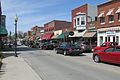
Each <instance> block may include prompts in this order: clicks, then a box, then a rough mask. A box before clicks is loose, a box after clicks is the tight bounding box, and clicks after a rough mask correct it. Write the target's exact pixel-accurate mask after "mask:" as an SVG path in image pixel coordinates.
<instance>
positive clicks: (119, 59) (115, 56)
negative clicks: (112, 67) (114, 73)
mask: <svg viewBox="0 0 120 80" xmlns="http://www.w3.org/2000/svg"><path fill="white" fill-rule="evenodd" d="M111 55H112V57H111V60H112V63H116V64H120V48H119V47H116V48H115V49H114V51H113V53H111Z"/></svg>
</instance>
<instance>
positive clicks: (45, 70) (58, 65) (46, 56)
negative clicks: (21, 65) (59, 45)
mask: <svg viewBox="0 0 120 80" xmlns="http://www.w3.org/2000/svg"><path fill="white" fill-rule="evenodd" d="M19 53H20V55H19V56H21V57H23V58H24V59H25V61H26V62H27V63H28V64H29V65H30V66H31V67H32V69H33V70H35V72H36V73H37V74H38V75H39V76H40V77H41V78H42V80H120V67H119V66H116V65H112V64H107V63H95V62H94V61H93V60H92V53H85V54H82V55H79V56H64V55H61V54H56V53H55V51H54V50H39V49H31V48H28V47H25V46H20V47H19Z"/></svg>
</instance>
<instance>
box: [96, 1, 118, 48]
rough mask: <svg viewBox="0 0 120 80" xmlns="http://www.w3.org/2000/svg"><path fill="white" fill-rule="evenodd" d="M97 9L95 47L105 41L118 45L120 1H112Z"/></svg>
mask: <svg viewBox="0 0 120 80" xmlns="http://www.w3.org/2000/svg"><path fill="white" fill-rule="evenodd" d="M97 7H98V26H97V34H98V35H97V40H98V41H97V42H98V43H97V45H98V46H99V45H100V44H102V43H104V42H107V41H109V42H117V43H118V44H119V45H120V0H112V1H109V2H107V3H104V4H100V5H98V6H97Z"/></svg>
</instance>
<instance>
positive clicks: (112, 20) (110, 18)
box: [108, 15, 114, 23]
mask: <svg viewBox="0 0 120 80" xmlns="http://www.w3.org/2000/svg"><path fill="white" fill-rule="evenodd" d="M108 20H109V23H112V22H114V15H109V16H108Z"/></svg>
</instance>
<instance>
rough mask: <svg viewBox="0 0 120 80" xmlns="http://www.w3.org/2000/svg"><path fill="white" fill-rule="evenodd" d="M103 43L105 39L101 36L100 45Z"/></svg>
mask: <svg viewBox="0 0 120 80" xmlns="http://www.w3.org/2000/svg"><path fill="white" fill-rule="evenodd" d="M102 43H103V37H102V36H100V44H102Z"/></svg>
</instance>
